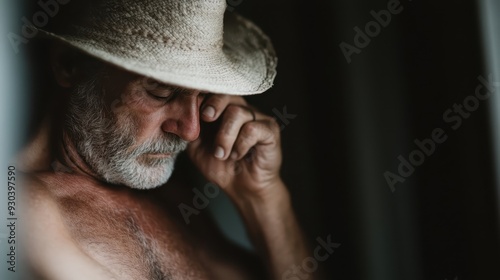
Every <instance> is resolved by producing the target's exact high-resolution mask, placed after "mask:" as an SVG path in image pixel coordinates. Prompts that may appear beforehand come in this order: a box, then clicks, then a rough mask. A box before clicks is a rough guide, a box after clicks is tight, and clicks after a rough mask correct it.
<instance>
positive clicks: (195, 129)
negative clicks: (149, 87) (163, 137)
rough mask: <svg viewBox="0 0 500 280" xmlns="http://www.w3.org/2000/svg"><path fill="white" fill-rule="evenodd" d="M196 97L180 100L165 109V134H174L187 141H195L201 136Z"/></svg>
mask: <svg viewBox="0 0 500 280" xmlns="http://www.w3.org/2000/svg"><path fill="white" fill-rule="evenodd" d="M199 105H200V104H199V102H198V99H197V98H196V96H185V97H182V98H178V99H176V100H174V101H172V103H170V104H169V106H167V107H166V108H165V110H166V118H165V121H164V122H163V123H162V130H163V131H164V132H170V133H174V134H176V135H177V136H179V137H181V138H182V139H183V140H185V141H194V140H196V139H198V136H199V135H200V111H199V108H200V106H199Z"/></svg>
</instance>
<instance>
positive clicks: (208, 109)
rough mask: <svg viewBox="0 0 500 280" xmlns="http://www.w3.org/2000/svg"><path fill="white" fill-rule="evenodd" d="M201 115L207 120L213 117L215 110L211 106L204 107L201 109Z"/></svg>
mask: <svg viewBox="0 0 500 280" xmlns="http://www.w3.org/2000/svg"><path fill="white" fill-rule="evenodd" d="M203 115H205V116H207V117H209V118H213V117H215V108H214V107H212V106H207V107H205V109H203Z"/></svg>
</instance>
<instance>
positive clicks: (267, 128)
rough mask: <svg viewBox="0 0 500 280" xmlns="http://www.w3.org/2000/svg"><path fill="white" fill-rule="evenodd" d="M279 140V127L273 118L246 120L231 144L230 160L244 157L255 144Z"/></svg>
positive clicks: (274, 143)
mask: <svg viewBox="0 0 500 280" xmlns="http://www.w3.org/2000/svg"><path fill="white" fill-rule="evenodd" d="M278 142H279V127H278V124H277V123H276V121H275V120H274V119H272V120H270V119H265V120H260V121H255V122H248V123H245V124H244V125H243V127H242V128H241V130H240V133H239V134H238V137H237V139H236V140H235V142H234V144H233V150H232V151H231V155H230V158H231V160H240V159H242V158H244V157H245V156H246V155H247V154H248V153H249V152H250V151H251V149H252V147H254V146H255V145H276V144H277V143H278Z"/></svg>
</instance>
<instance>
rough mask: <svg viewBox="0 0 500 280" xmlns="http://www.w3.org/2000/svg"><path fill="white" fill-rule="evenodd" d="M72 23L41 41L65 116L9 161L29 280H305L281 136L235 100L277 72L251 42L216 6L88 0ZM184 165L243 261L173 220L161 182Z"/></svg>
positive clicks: (202, 232)
mask: <svg viewBox="0 0 500 280" xmlns="http://www.w3.org/2000/svg"><path fill="white" fill-rule="evenodd" d="M80 15H81V17H79V18H74V19H73V22H72V23H71V24H69V25H68V26H64V28H60V29H57V32H56V31H50V32H49V31H45V30H39V34H40V35H43V36H44V38H47V39H50V41H51V42H52V43H51V48H50V65H51V68H52V70H53V77H54V80H55V82H56V84H57V86H58V91H57V95H56V96H57V102H58V105H63V106H64V107H58V109H57V110H54V112H53V114H52V115H51V116H49V117H48V118H47V119H46V120H45V121H44V122H43V123H42V126H41V128H40V129H39V130H38V131H37V133H36V134H35V137H34V139H33V140H32V141H31V142H30V144H29V145H28V146H27V147H26V148H25V149H24V150H23V152H22V153H21V154H20V156H19V157H20V163H19V164H20V165H19V166H20V167H21V168H22V169H24V170H23V171H24V173H25V174H26V176H24V177H25V178H24V181H23V184H22V185H23V187H24V189H25V192H24V194H25V196H24V198H23V199H24V201H23V205H27V207H25V209H23V213H24V214H23V217H25V218H24V220H25V221H26V222H27V223H26V225H25V227H27V230H25V232H26V234H25V236H24V238H25V247H26V248H29V251H28V253H29V258H28V260H29V264H30V266H31V267H32V268H33V271H35V273H36V274H37V276H38V277H39V278H40V279H61V280H68V279H85V280H87V279H92V280H98V279H119V280H126V279H131V280H138V279H313V278H315V277H317V275H316V273H311V272H310V273H306V272H304V271H303V270H301V269H300V268H299V266H300V265H301V263H302V262H303V261H304V259H306V258H308V257H310V256H311V255H312V254H313V252H312V251H311V250H310V249H309V248H308V246H307V245H306V244H305V239H304V236H303V233H302V232H301V229H300V227H299V225H298V223H297V221H296V218H295V216H294V213H293V209H292V207H291V202H290V197H289V193H288V191H287V187H286V186H285V185H284V183H283V181H282V179H281V177H280V174H279V171H280V164H281V150H280V135H279V131H280V129H279V126H278V125H277V124H276V122H275V120H274V119H273V118H272V117H270V116H267V115H265V114H262V113H261V112H259V111H258V110H256V109H255V108H253V107H252V106H250V105H249V104H248V103H247V102H246V101H245V99H244V97H243V96H245V95H250V94H258V93H262V92H265V91H266V90H267V89H269V88H270V87H271V85H272V82H273V79H274V76H275V73H276V72H275V67H276V57H275V54H274V51H273V48H272V45H271V43H270V41H269V39H268V38H267V37H266V36H265V35H264V34H263V33H262V31H261V30H260V29H259V28H258V27H256V26H255V25H254V24H252V23H251V22H250V21H248V20H246V19H244V18H243V17H241V16H238V15H236V14H234V13H227V12H225V1H223V0H220V1H213V0H210V1H209V0H197V1H194V0H193V1H185V0H164V1H153V0H141V1H134V0H104V1H99V2H96V1H88V6H86V8H85V9H82V10H81V14H80ZM59 108H60V109H59ZM63 108H64V109H63ZM184 151H185V153H184ZM181 153H182V154H181ZM184 154H185V155H186V157H187V158H189V159H190V160H191V162H192V163H193V165H194V166H196V167H197V168H198V170H199V171H200V174H201V175H203V176H204V177H205V178H206V179H207V180H208V181H210V182H213V183H214V184H216V185H218V186H219V187H220V188H221V189H222V190H223V191H224V192H225V193H226V194H227V195H228V197H229V198H230V199H231V200H232V202H233V203H234V205H235V206H236V207H237V209H238V210H239V212H240V214H241V217H242V219H243V220H244V222H245V225H246V228H247V230H248V234H249V236H250V238H251V241H252V242H253V244H254V247H255V248H256V250H255V252H256V253H255V255H254V254H253V253H251V252H247V251H246V250H243V249H241V248H240V247H238V246H235V245H234V244H232V243H231V242H229V241H228V240H226V238H225V236H224V235H223V234H221V233H220V232H218V230H217V227H216V226H215V225H214V224H213V223H212V221H210V220H209V219H208V216H204V218H205V219H201V217H199V216H197V218H198V217H199V218H200V219H198V221H197V222H196V223H191V224H189V225H187V224H186V223H185V222H184V219H183V218H184V217H183V216H182V213H181V212H180V211H179V209H178V205H180V204H181V203H183V202H186V203H189V201H191V200H192V196H191V195H190V192H191V188H192V186H189V185H186V182H185V181H183V180H182V179H183V177H182V176H176V174H177V173H180V174H181V173H182V170H179V171H180V172H175V173H174V172H173V171H174V163H175V160H176V158H177V157H178V155H184ZM49 255H50V256H49Z"/></svg>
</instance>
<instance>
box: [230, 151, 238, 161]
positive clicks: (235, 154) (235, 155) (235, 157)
mask: <svg viewBox="0 0 500 280" xmlns="http://www.w3.org/2000/svg"><path fill="white" fill-rule="evenodd" d="M230 157H231V159H232V160H235V159H237V158H238V154H237V153H236V152H232V153H231V156H230Z"/></svg>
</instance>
